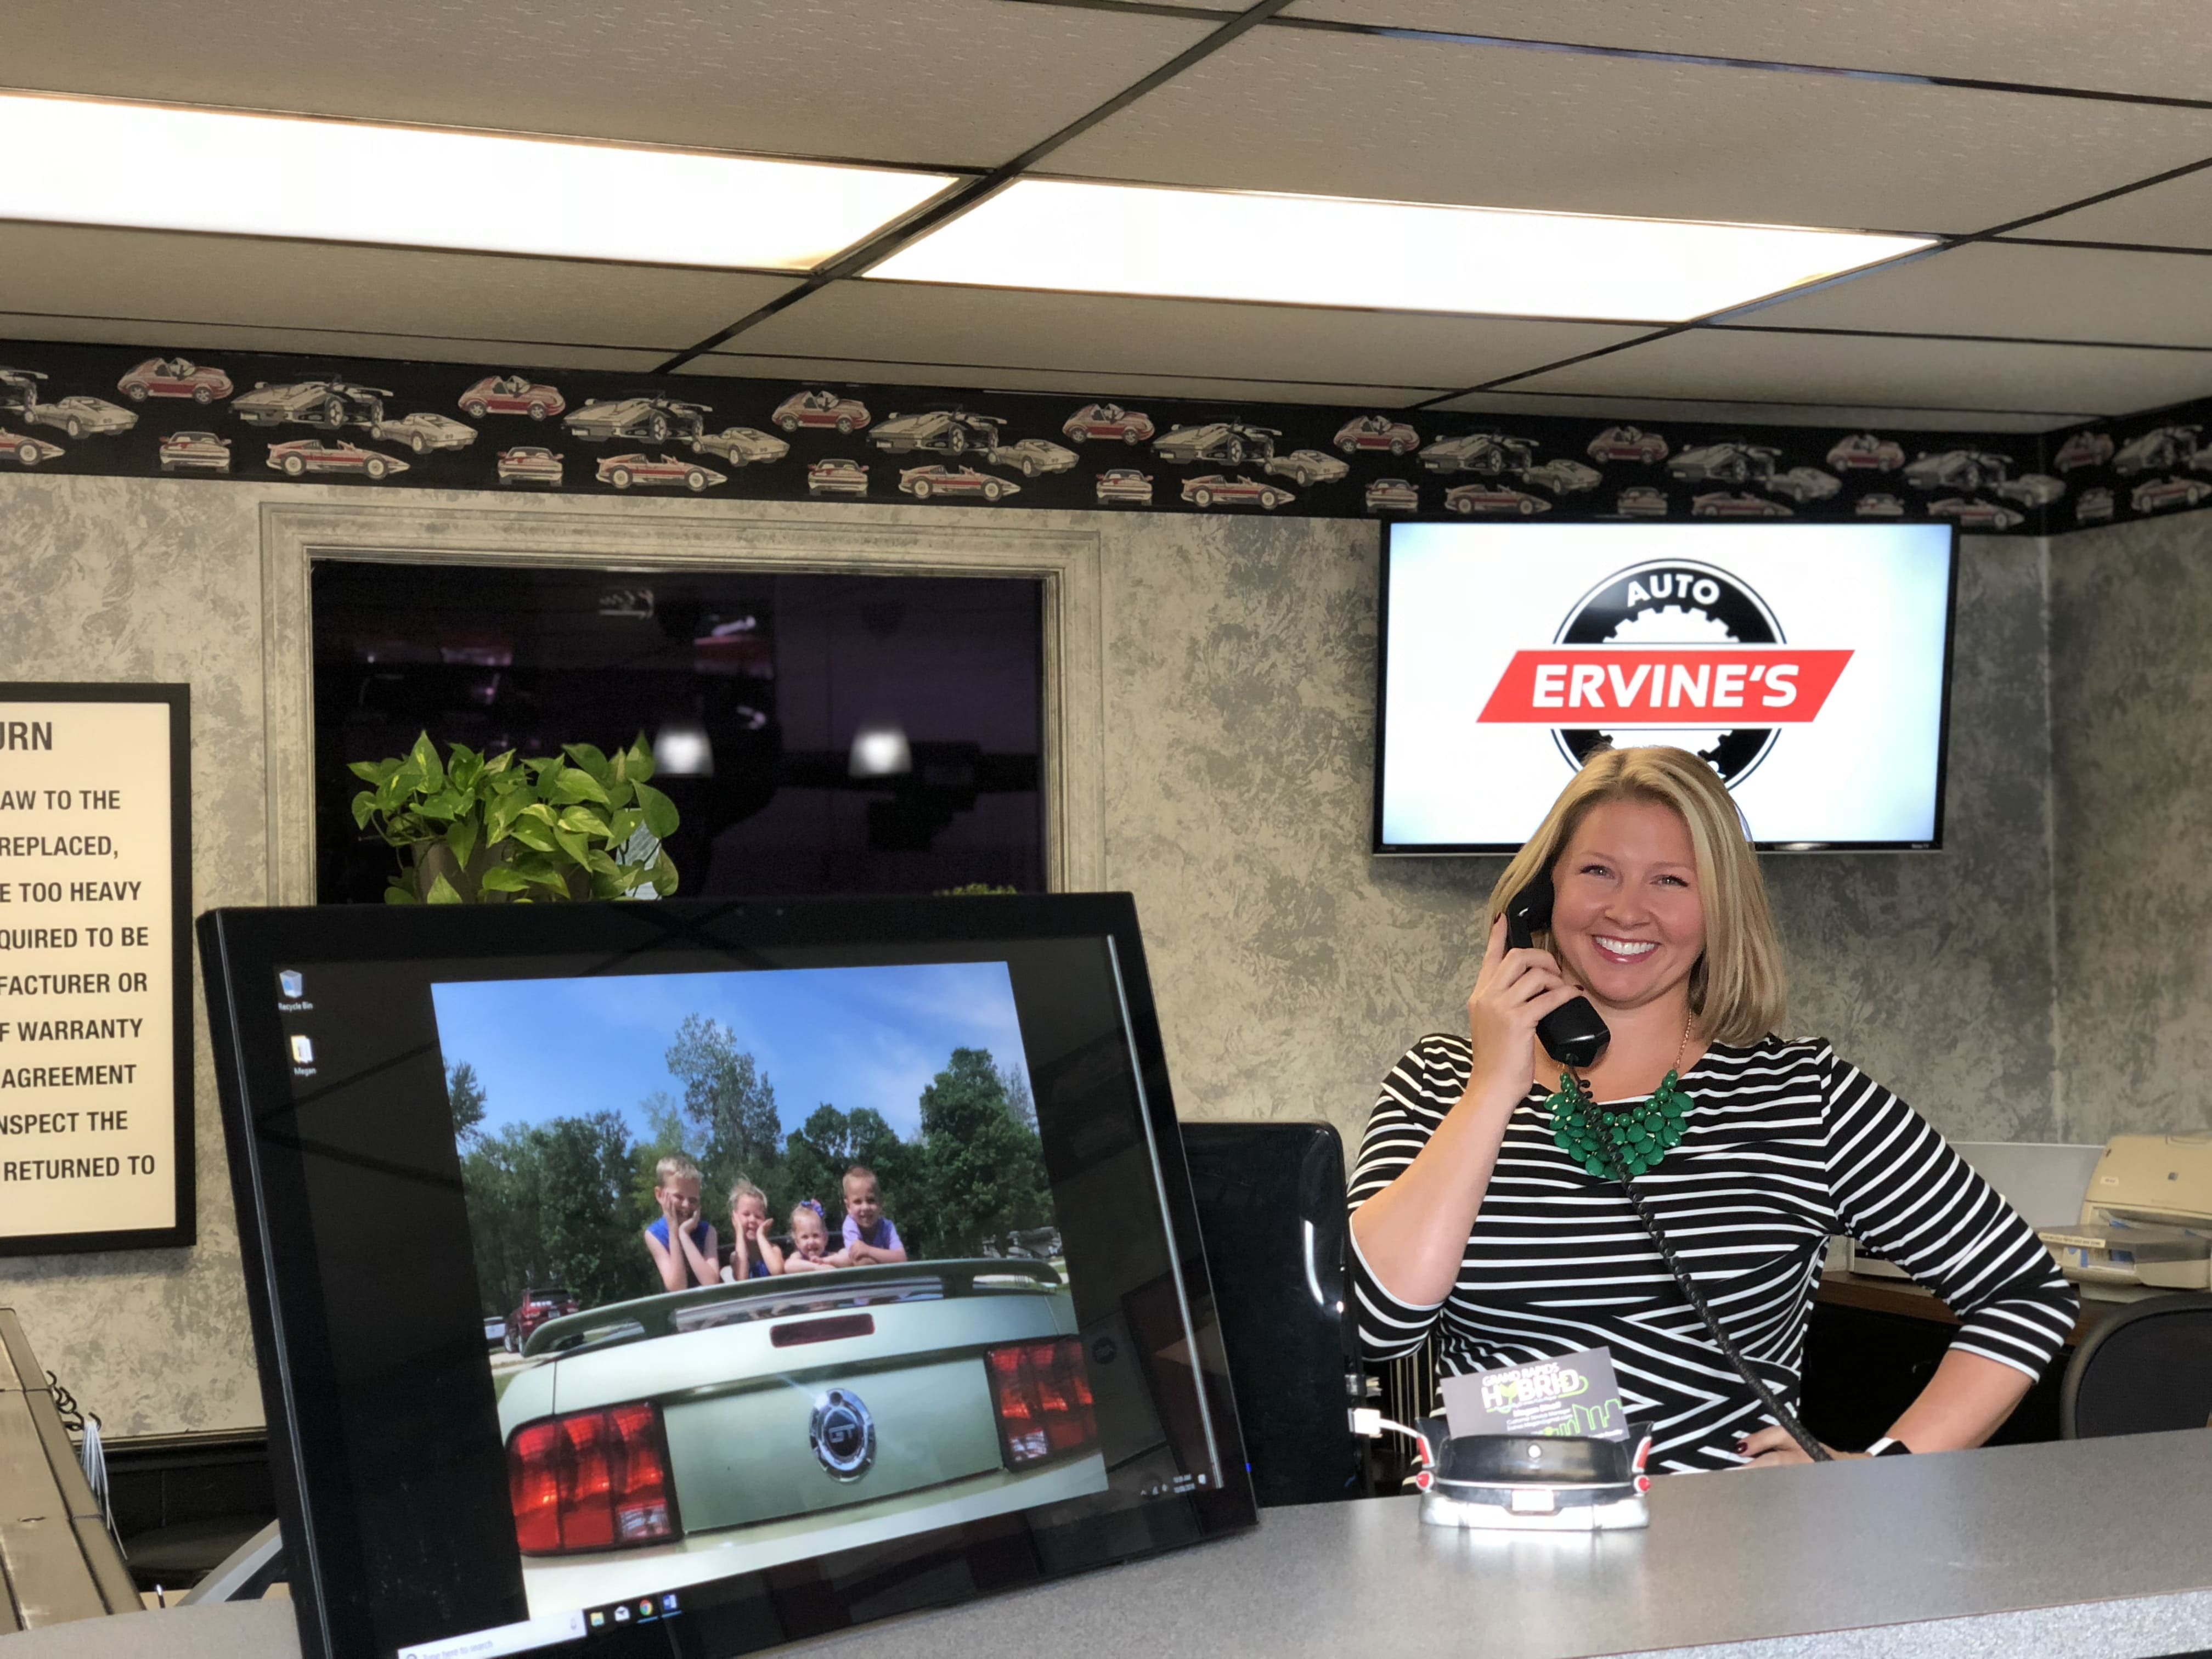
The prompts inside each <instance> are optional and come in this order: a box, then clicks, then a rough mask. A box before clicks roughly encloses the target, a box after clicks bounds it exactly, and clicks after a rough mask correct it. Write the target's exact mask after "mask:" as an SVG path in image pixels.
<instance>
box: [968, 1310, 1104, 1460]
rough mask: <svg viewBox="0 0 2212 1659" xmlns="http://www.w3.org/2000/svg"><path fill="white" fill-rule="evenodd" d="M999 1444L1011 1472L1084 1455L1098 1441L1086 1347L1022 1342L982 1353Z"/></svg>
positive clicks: (1074, 1341) (1070, 1341)
mask: <svg viewBox="0 0 2212 1659" xmlns="http://www.w3.org/2000/svg"><path fill="white" fill-rule="evenodd" d="M983 1359H984V1363H985V1365H986V1366H987V1369H988V1370H989V1372H990V1377H991V1404H992V1407H993V1409H994V1410H995V1411H996V1412H997V1413H998V1417H999V1444H1000V1448H1001V1449H1002V1450H1003V1451H1004V1452H1005V1454H1006V1467H1007V1468H1015V1469H1018V1468H1023V1467H1024V1466H1025V1465H1028V1464H1030V1463H1036V1462H1042V1461H1043V1460H1044V1459H1046V1458H1048V1457H1060V1456H1065V1455H1066V1454H1068V1453H1070V1452H1075V1451H1080V1450H1082V1449H1084V1448H1085V1447H1086V1446H1088V1445H1090V1444H1091V1443H1093V1442H1095V1441H1096V1440H1097V1438H1098V1418H1097V1413H1096V1412H1095V1411H1093V1410H1092V1408H1091V1375H1090V1373H1089V1372H1088V1371H1086V1370H1084V1368H1083V1343H1082V1341H1081V1340H1079V1338H1076V1337H1072V1336H1069V1337H1062V1338H1060V1340H1058V1341H1056V1342H1018V1343H1013V1344H1011V1345H1009V1346H1006V1347H1003V1348H990V1349H987V1350H985V1352H984V1355H983Z"/></svg>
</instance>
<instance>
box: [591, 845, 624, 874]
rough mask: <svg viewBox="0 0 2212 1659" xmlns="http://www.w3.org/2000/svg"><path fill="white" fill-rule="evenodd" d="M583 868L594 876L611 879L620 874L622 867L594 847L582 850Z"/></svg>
mask: <svg viewBox="0 0 2212 1659" xmlns="http://www.w3.org/2000/svg"><path fill="white" fill-rule="evenodd" d="M584 868H586V870H588V871H590V872H592V874H593V875H595V876H606V877H609V878H613V877H615V876H618V875H620V874H621V873H622V866H620V865H618V864H617V863H616V862H615V861H614V860H612V859H611V858H609V857H608V856H607V855H606V854H605V853H602V852H601V851H599V848H596V847H587V848H585V849H584Z"/></svg>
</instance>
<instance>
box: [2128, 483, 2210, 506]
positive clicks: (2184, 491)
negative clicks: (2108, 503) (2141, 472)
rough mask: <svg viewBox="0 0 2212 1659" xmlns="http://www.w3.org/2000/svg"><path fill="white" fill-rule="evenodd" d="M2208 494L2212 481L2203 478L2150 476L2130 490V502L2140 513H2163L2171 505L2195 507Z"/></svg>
mask: <svg viewBox="0 0 2212 1659" xmlns="http://www.w3.org/2000/svg"><path fill="white" fill-rule="evenodd" d="M2207 495H2212V483H2207V482H2206V481H2205V480H2204V479H2203V478H2176V477H2164V478H2148V479H2146V480H2145V481H2144V482H2142V483H2139V484H2137V485H2136V487H2135V489H2133V490H2132V491H2130V494H2129V495H2128V504H2129V505H2130V507H2134V508H2135V510H2136V512H2138V513H2161V512H2164V511H2165V510H2166V508H2167V507H2194V506H2196V505H2197V502H2199V501H2203V499H2204V498H2205V497H2206V496H2207Z"/></svg>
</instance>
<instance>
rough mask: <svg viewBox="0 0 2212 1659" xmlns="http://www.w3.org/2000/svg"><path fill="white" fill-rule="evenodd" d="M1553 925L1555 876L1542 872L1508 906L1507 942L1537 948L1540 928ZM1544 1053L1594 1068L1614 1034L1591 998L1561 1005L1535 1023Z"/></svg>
mask: <svg viewBox="0 0 2212 1659" xmlns="http://www.w3.org/2000/svg"><path fill="white" fill-rule="evenodd" d="M1551 925H1552V875H1551V872H1549V871H1548V870H1545V871H1539V872H1537V875H1536V878H1535V879H1534V881H1532V882H1530V883H1529V884H1528V885H1527V886H1526V887H1523V888H1522V890H1520V891H1519V892H1518V893H1517V894H1516V895H1515V896H1514V897H1513V901H1512V902H1510V904H1508V905H1507V906H1506V907H1505V942H1506V944H1507V945H1510V946H1511V947H1512V948H1513V949H1514V950H1516V951H1527V950H1531V949H1533V948H1534V945H1535V943H1536V939H1535V933H1536V929H1538V928H1539V927H1550V926H1551ZM1536 1036H1537V1038H1538V1040H1539V1041H1540V1042H1542V1043H1543V1045H1544V1052H1545V1053H1546V1054H1549V1055H1551V1057H1552V1058H1553V1060H1558V1061H1559V1064H1560V1065H1562V1066H1595V1064H1597V1057H1598V1056H1599V1055H1600V1054H1603V1053H1604V1052H1605V1045H1606V1044H1607V1043H1608V1042H1612V1041H1613V1033H1612V1032H1611V1031H1609V1030H1607V1029H1606V1025H1605V1021H1604V1020H1603V1019H1602V1018H1601V1017H1600V1016H1599V1014H1598V1012H1597V1010H1596V1009H1595V1008H1593V1007H1592V1006H1590V1000H1589V998H1588V997H1577V998H1576V999H1575V1000H1573V1001H1572V1002H1567V1003H1562V1004H1561V1005H1560V1006H1558V1007H1557V1008H1554V1009H1553V1010H1552V1012H1550V1013H1548V1014H1547V1015H1545V1016H1544V1017H1543V1018H1541V1019H1540V1020H1538V1021H1537V1022H1536Z"/></svg>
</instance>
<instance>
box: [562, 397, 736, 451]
mask: <svg viewBox="0 0 2212 1659" xmlns="http://www.w3.org/2000/svg"><path fill="white" fill-rule="evenodd" d="M713 413H714V405H712V404H695V403H690V402H688V401H686V400H685V399H684V398H664V397H660V396H657V395H645V394H641V395H638V396H635V397H629V398H593V399H592V401H591V402H589V403H587V404H585V405H584V406H583V407H582V408H581V409H574V410H569V411H568V414H566V415H564V416H562V417H561V423H562V425H563V426H565V427H567V428H568V430H569V431H570V432H572V433H574V435H576V436H577V437H579V438H581V439H582V440H583V441H585V442H586V443H595V444H603V443H606V442H608V441H611V440H613V439H616V438H642V439H644V440H645V441H646V442H647V443H654V444H665V443H666V442H667V441H669V439H671V437H673V438H680V439H687V440H688V439H691V438H696V437H697V436H698V435H700V434H701V433H702V432H704V431H705V430H706V429H707V417H708V416H709V415H711V414H713Z"/></svg>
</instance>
